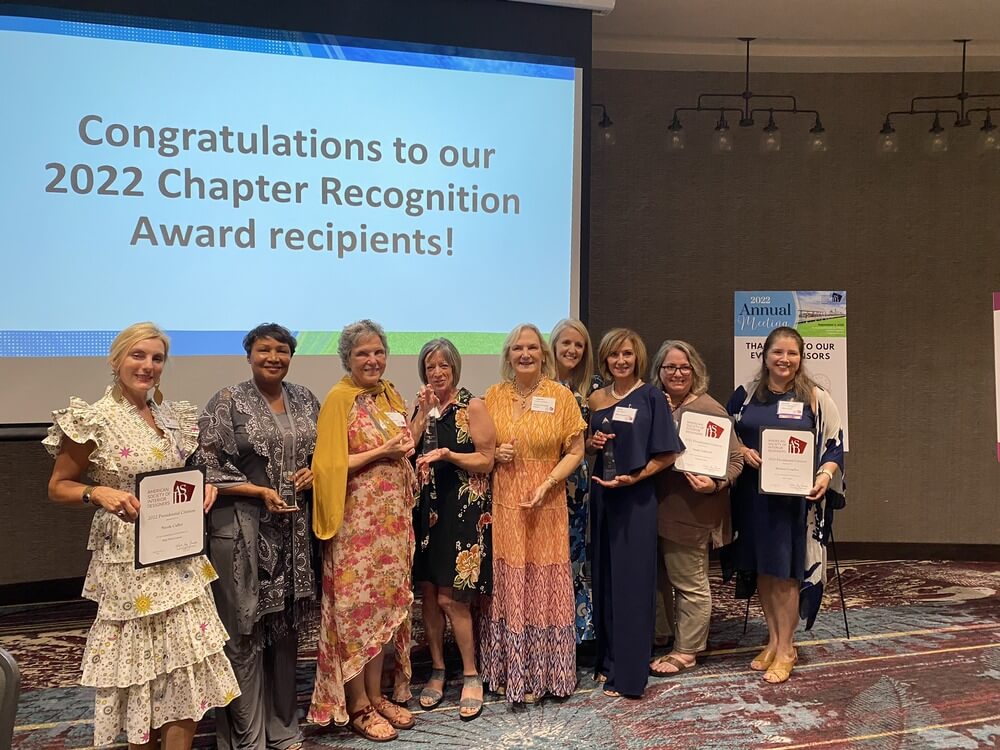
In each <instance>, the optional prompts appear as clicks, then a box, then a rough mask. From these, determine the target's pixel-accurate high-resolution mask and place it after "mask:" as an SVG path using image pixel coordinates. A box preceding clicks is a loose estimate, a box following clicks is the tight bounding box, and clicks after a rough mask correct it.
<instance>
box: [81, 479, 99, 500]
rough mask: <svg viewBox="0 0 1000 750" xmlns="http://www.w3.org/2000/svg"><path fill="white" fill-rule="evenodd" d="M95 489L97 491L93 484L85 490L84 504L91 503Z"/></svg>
mask: <svg viewBox="0 0 1000 750" xmlns="http://www.w3.org/2000/svg"><path fill="white" fill-rule="evenodd" d="M95 489H97V488H96V487H94V485H92V484H88V485H87V486H86V487H84V488H83V502H84V504H86V503H89V502H90V498H91V497H93V495H94V490H95Z"/></svg>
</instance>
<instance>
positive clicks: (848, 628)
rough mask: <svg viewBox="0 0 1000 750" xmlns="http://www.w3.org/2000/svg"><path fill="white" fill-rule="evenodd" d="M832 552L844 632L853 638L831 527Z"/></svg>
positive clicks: (744, 628)
mask: <svg viewBox="0 0 1000 750" xmlns="http://www.w3.org/2000/svg"><path fill="white" fill-rule="evenodd" d="M830 551H831V552H833V569H834V570H835V571H836V573H837V588H838V589H839V591H840V609H841V611H842V612H843V613H844V630H845V631H846V632H847V637H848V638H850V637H851V626H850V625H849V624H848V623H847V599H845V598H844V580H843V579H842V578H841V576H840V561H839V560H838V559H837V542H836V541H835V540H834V538H833V527H832V526H831V527H830ZM749 611H750V610H749V602H748V603H747V613H748V614H749ZM743 632H744V633H745V632H746V624H745V623H744V625H743Z"/></svg>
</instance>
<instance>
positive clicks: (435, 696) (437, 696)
mask: <svg viewBox="0 0 1000 750" xmlns="http://www.w3.org/2000/svg"><path fill="white" fill-rule="evenodd" d="M444 678H445V675H444V670H443V669H432V670H431V676H430V677H428V678H427V682H428V684H430V681H431V680H441V685H442V687H443V686H444ZM442 700H444V692H443V691H442V690H438V689H437V688H432V687H428V686H427V685H424V689H423V690H421V691H420V697H419V698H418V699H417V701H418V702H419V703H420V707H421V708H422V709H424V711H430V710H432V709H434V708H437V707H438V705H439V704H440V703H441V701H442Z"/></svg>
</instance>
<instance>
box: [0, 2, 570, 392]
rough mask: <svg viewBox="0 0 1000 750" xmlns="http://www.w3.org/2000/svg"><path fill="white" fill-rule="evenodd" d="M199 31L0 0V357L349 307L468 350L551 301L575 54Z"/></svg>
mask: <svg viewBox="0 0 1000 750" xmlns="http://www.w3.org/2000/svg"><path fill="white" fill-rule="evenodd" d="M203 31H204V33H202V31H194V32H193V31H187V30H185V31H181V30H171V29H162V28H154V27H153V25H152V22H150V25H149V27H136V26H124V25H118V24H102V23H83V22H78V21H64V20H53V19H38V18H26V17H21V16H2V15H0V69H2V70H5V71H8V73H7V75H5V77H4V78H5V83H4V87H3V101H4V110H5V114H4V116H3V117H2V118H0V163H2V164H3V175H2V178H0V217H2V221H0V224H2V226H3V233H4V235H3V241H2V243H0V253H2V256H3V261H4V265H5V268H7V269H8V274H9V275H8V277H7V280H6V281H7V283H6V285H5V287H6V288H5V295H4V297H5V299H4V304H3V307H2V309H0V357H53V356H97V355H104V354H105V353H106V352H107V347H108V343H109V341H110V339H111V337H112V336H113V335H114V333H115V332H116V331H118V330H120V329H121V328H122V327H124V326H126V325H128V324H130V323H132V322H135V321H136V320H153V321H156V322H157V323H158V324H160V325H161V326H163V327H164V328H165V329H167V330H168V331H169V332H170V333H171V334H172V336H173V339H174V346H173V349H172V351H171V354H175V353H176V354H181V355H192V354H197V355H221V354H241V353H242V349H241V347H240V340H241V338H242V335H243V333H244V332H245V331H246V330H248V329H249V328H251V327H253V326H254V325H256V324H257V323H260V322H261V321H262V320H276V321H279V322H281V323H283V324H285V325H287V326H288V327H289V328H291V329H293V330H294V331H296V332H297V333H298V334H299V336H300V339H301V341H302V348H301V351H302V353H306V354H322V353H329V352H332V351H334V350H335V345H336V335H335V334H336V332H337V331H339V329H340V328H341V327H342V326H343V325H344V324H345V323H348V322H350V321H352V320H356V319H358V318H360V317H373V318H376V319H377V320H379V322H380V323H382V324H383V325H384V326H385V328H386V330H387V331H389V332H391V334H392V335H393V336H395V337H397V338H396V341H397V343H398V346H397V347H396V348H395V352H396V353H415V352H416V351H417V350H419V346H420V344H421V343H422V342H423V341H424V340H426V338H425V337H424V334H425V333H426V332H439V331H448V332H454V333H453V335H454V337H455V338H456V342H457V343H459V344H460V348H462V347H463V346H464V347H465V348H466V350H468V351H472V352H479V353H490V352H497V351H499V343H500V341H502V339H503V335H504V334H505V333H506V332H507V331H509V330H510V328H511V327H512V326H513V325H514V324H515V323H518V322H520V321H522V320H529V321H532V322H535V323H537V324H539V325H540V326H541V327H542V328H543V329H547V328H549V327H551V325H552V324H553V323H554V322H555V321H556V320H558V319H559V318H562V317H564V316H566V315H567V314H568V313H569V312H570V310H571V309H572V308H573V306H574V305H575V301H576V300H575V297H576V294H577V292H576V289H575V287H574V283H575V282H574V280H573V274H572V268H573V264H574V263H575V259H576V257H577V254H578V251H579V250H578V247H577V246H576V243H577V241H578V240H577V237H578V221H579V219H578V215H579V209H578V197H577V196H578V193H579V182H578V181H579V175H578V161H579V154H578V150H579V143H578V142H579V123H578V112H579V108H580V104H579V96H580V72H579V70H577V69H575V68H573V67H571V66H566V65H552V64H543V63H536V62H524V61H516V60H514V61H512V60H501V59H488V58H483V57H473V56H468V57H463V56H451V55H441V54H434V53H432V52H427V51H419V50H417V49H415V48H411V49H405V50H400V49H388V48H383V47H384V46H385V45H377V44H370V45H368V46H358V44H357V43H351V44H350V45H346V44H343V43H341V42H340V41H339V40H337V39H335V38H333V37H323V36H318V35H315V34H290V33H287V32H260V34H259V35H258V36H253V35H247V34H246V32H245V31H244V32H240V33H233V34H231V35H226V34H220V33H218V31H219V27H211V29H208V28H207V27H206V28H205V29H204V30H203ZM512 302H516V306H517V309H516V310H512V309H511V303H512ZM408 334H413V335H412V337H411V336H408ZM220 385H221V384H220Z"/></svg>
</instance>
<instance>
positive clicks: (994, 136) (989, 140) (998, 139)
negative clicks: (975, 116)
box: [979, 109, 1000, 154]
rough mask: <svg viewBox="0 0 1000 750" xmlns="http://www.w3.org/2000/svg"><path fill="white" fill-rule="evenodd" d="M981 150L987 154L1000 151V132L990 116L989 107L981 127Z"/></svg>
mask: <svg viewBox="0 0 1000 750" xmlns="http://www.w3.org/2000/svg"><path fill="white" fill-rule="evenodd" d="M979 150H980V151H982V152H983V153H985V154H988V153H991V152H993V151H1000V132H998V131H997V126H996V125H994V124H993V120H992V119H991V118H990V111H989V109H987V110H986V120H985V121H984V122H983V126H982V127H981V128H980V129H979Z"/></svg>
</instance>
